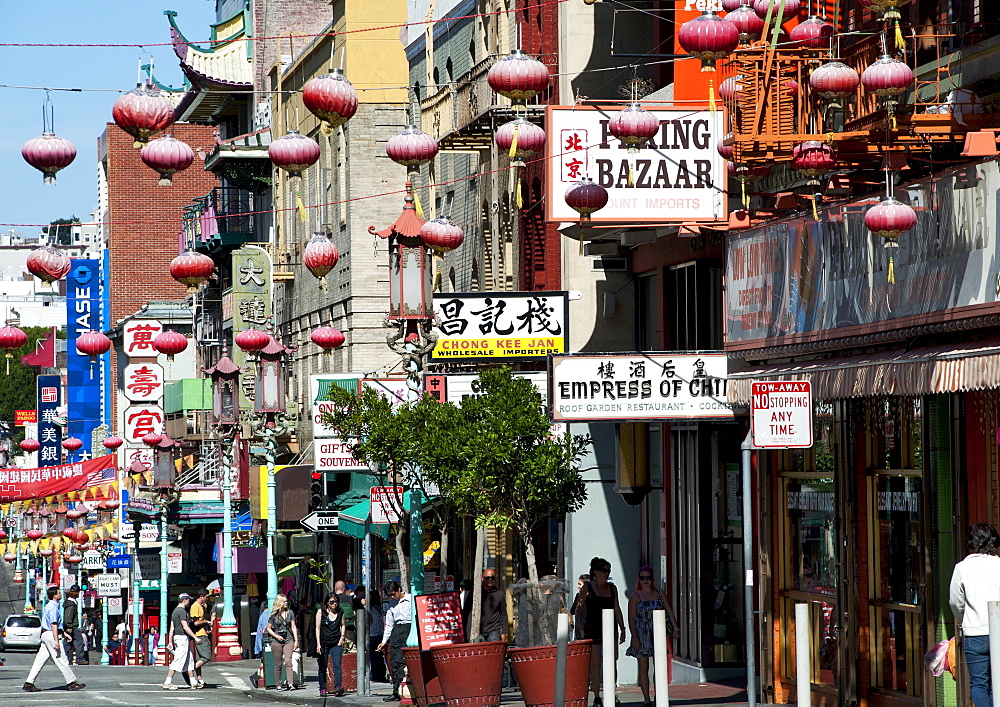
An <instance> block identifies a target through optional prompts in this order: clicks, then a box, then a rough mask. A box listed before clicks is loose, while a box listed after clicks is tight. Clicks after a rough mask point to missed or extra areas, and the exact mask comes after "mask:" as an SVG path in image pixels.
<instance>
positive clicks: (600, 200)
mask: <svg viewBox="0 0 1000 707" xmlns="http://www.w3.org/2000/svg"><path fill="white" fill-rule="evenodd" d="M563 198H564V199H565V200H566V205H567V206H569V207H570V208H571V209H573V210H574V211H576V212H577V213H578V214H580V216H581V218H580V221H582V222H586V221H589V220H590V215H591V214H592V213H594V212H595V211H600V210H601V209H603V208H604V207H605V206H607V205H608V190H607V189H605V188H604V187H602V186H601V185H600V184H595V183H594V180H593V179H588V178H586V177H584V178H583V179H581V180H580V181H579V182H576V183H575V184H573V185H571V186H570V187H569V189H567V190H566V194H565V196H564V197H563Z"/></svg>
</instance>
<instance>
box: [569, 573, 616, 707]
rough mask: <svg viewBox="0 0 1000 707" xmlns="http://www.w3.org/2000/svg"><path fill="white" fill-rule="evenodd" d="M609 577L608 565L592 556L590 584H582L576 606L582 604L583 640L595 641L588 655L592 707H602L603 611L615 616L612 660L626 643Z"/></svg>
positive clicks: (614, 589) (614, 588) (614, 592)
mask: <svg viewBox="0 0 1000 707" xmlns="http://www.w3.org/2000/svg"><path fill="white" fill-rule="evenodd" d="M610 575H611V563H610V562H608V561H607V560H605V559H604V558H601V557H595V558H594V559H592V560H591V561H590V576H591V577H592V578H593V579H592V580H591V581H589V582H587V583H586V584H584V585H583V589H581V590H580V595H579V596H578V597H577V599H576V603H577V604H583V607H584V613H585V615H586V619H585V620H584V624H583V637H584V638H589V639H590V640H592V641H593V642H594V649H593V650H592V651H591V652H590V689H591V690H593V692H594V705H595V707H602V705H603V704H604V703H603V701H602V700H601V653H602V649H603V647H602V646H601V641H602V638H603V631H604V613H603V612H604V610H605V609H612V610H614V612H615V614H614V616H615V624H616V625H617V632H616V635H617V637H618V643H616V644H615V646H614V650H615V660H617V659H618V645H619V644H621V643H624V642H625V617H624V615H623V614H622V610H621V606H620V605H619V602H618V589H617V588H616V587H615V585H613V584H611V583H610V582H609V581H608V577H609V576H610ZM617 680H618V667H617V665H616V666H615V681H616V682H617Z"/></svg>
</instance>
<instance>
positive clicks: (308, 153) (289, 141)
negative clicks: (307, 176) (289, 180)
mask: <svg viewBox="0 0 1000 707" xmlns="http://www.w3.org/2000/svg"><path fill="white" fill-rule="evenodd" d="M267 156H268V157H270V158H271V162H272V163H273V164H274V166H275V167H278V168H279V169H283V170H285V171H286V172H288V176H290V177H301V176H302V170H304V169H307V168H309V167H312V166H313V165H314V164H316V162H318V161H319V143H318V142H316V141H315V140H313V139H312V138H311V137H306V136H305V135H300V134H299V131H298V130H289V131H288V134H287V135H283V136H281V137H279V138H278V139H277V140H275V141H274V142H272V143H271V146H270V147H268V148H267Z"/></svg>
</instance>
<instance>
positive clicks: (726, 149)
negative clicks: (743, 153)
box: [715, 133, 735, 162]
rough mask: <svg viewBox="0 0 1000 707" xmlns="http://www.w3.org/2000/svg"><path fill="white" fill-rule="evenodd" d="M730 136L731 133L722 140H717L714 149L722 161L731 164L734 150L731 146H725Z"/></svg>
mask: <svg viewBox="0 0 1000 707" xmlns="http://www.w3.org/2000/svg"><path fill="white" fill-rule="evenodd" d="M732 136H733V134H732V133H729V134H728V135H726V136H725V137H724V138H722V139H721V140H719V144H718V145H716V148H715V149H717V150H718V151H719V154H720V155H722V159H724V160H729V161H730V162H732V160H733V154H734V153H735V149H734V148H733V146H732V145H727V144H726V140H728V139H730V138H732Z"/></svg>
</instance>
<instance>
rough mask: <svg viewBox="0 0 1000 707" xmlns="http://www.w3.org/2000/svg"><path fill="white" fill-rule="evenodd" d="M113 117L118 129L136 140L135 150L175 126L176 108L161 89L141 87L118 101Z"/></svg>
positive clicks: (125, 94)
mask: <svg viewBox="0 0 1000 707" xmlns="http://www.w3.org/2000/svg"><path fill="white" fill-rule="evenodd" d="M111 117H112V118H114V121H115V123H117V125H118V127H119V128H121V129H122V130H124V131H125V132H127V133H128V134H129V135H131V136H132V137H133V138H135V142H134V143H132V146H133V147H142V144H143V143H144V142H146V141H148V140H149V138H150V137H152V136H153V135H155V134H156V133H158V132H160V131H161V130H164V129H165V128H167V127H169V126H170V125H171V123H173V122H174V105H173V103H171V102H170V99H169V98H167V96H166V95H165V94H163V93H161V92H160V90H159V89H157V88H153V87H152V86H139V87H138V88H135V89H133V90H131V91H129V92H128V93H124V94H122V95H121V96H120V97H119V98H118V100H117V101H115V104H114V106H112V107H111Z"/></svg>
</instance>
